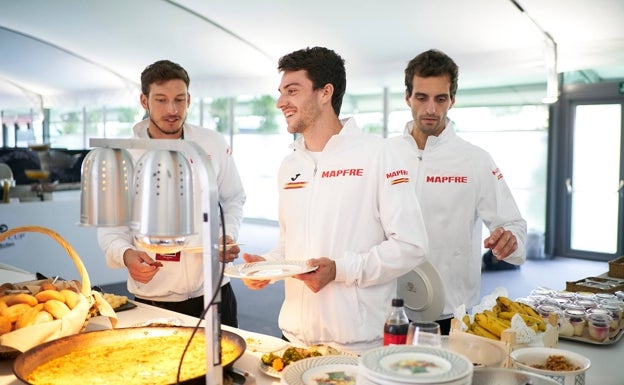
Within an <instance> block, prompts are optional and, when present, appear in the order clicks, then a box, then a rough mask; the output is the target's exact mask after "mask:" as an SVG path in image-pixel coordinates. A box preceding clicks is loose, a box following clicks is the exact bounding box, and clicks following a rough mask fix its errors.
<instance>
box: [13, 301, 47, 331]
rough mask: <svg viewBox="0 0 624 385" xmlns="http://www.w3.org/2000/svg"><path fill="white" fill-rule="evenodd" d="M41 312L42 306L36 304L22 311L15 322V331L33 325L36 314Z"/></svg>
mask: <svg viewBox="0 0 624 385" xmlns="http://www.w3.org/2000/svg"><path fill="white" fill-rule="evenodd" d="M42 310H43V304H42V303H40V304H37V305H36V306H33V307H31V308H30V309H27V310H26V311H24V312H23V313H22V314H21V315H20V316H19V317H18V318H17V321H15V329H21V328H25V327H26V326H30V325H34V323H35V319H36V317H37V313H39V312H40V311H42Z"/></svg>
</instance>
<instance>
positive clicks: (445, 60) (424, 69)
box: [405, 49, 459, 98]
mask: <svg viewBox="0 0 624 385" xmlns="http://www.w3.org/2000/svg"><path fill="white" fill-rule="evenodd" d="M444 75H448V76H449V79H450V80H451V89H450V93H451V95H450V96H451V97H452V98H454V97H455V94H456V93H457V78H458V77H459V67H457V64H455V62H454V61H453V59H451V58H450V57H449V56H448V55H446V54H445V53H444V52H442V51H439V50H436V49H430V50H428V51H425V52H422V53H420V54H419V55H418V56H416V57H415V58H413V59H412V60H410V62H409V63H408V64H407V68H405V87H406V92H407V94H408V95H411V94H412V91H413V87H414V84H413V83H412V81H413V79H414V76H418V77H423V78H427V77H430V76H444Z"/></svg>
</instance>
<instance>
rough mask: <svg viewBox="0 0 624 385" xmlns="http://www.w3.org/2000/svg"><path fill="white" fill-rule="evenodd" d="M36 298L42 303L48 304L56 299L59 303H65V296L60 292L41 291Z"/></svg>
mask: <svg viewBox="0 0 624 385" xmlns="http://www.w3.org/2000/svg"><path fill="white" fill-rule="evenodd" d="M35 298H37V301H39V302H41V303H43V302H48V301H49V300H51V299H56V300H58V301H61V302H65V296H64V295H63V294H61V292H60V291H58V290H43V291H40V292H39V293H37V294H35Z"/></svg>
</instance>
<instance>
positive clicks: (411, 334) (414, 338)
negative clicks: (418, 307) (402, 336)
mask: <svg viewBox="0 0 624 385" xmlns="http://www.w3.org/2000/svg"><path fill="white" fill-rule="evenodd" d="M405 343H406V344H407V345H424V346H433V347H436V348H440V347H442V336H441V333H440V325H439V324H438V323H437V322H419V321H412V322H410V324H409V326H408V328H407V340H406V342H405Z"/></svg>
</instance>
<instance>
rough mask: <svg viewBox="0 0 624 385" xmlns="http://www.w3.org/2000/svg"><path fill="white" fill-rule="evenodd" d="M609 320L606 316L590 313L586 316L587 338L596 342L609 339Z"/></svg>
mask: <svg viewBox="0 0 624 385" xmlns="http://www.w3.org/2000/svg"><path fill="white" fill-rule="evenodd" d="M612 321H613V318H611V316H610V315H608V314H602V313H590V314H588V315H587V327H588V329H589V336H590V337H591V338H592V339H594V340H596V341H604V340H605V339H607V337H609V330H610V325H611V322H612Z"/></svg>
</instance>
